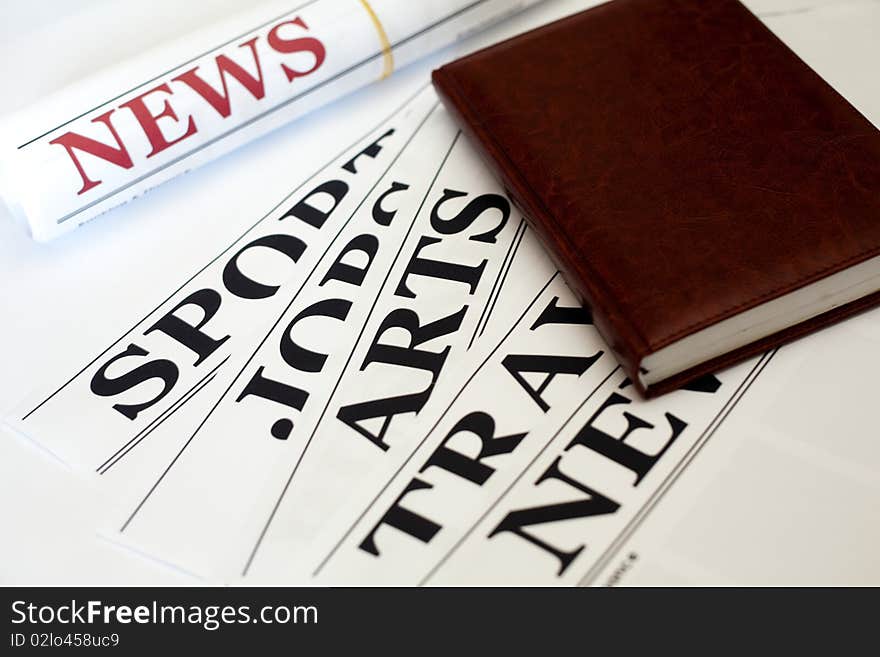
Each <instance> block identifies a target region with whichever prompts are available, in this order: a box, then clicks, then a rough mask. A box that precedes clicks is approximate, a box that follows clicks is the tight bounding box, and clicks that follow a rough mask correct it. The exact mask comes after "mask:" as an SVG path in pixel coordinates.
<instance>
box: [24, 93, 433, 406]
mask: <svg viewBox="0 0 880 657" xmlns="http://www.w3.org/2000/svg"><path fill="white" fill-rule="evenodd" d="M430 84H431V83H430V82H427V83H425V84H423V85H422V86H421V87H419V88H418V90H417V91H416V92H415V93H413V94H412V95H411V96H409V97H408V98H407V99H406V100H405V101H403V103H401V105H400V106H398V107H397V108H395V109H394V110H393V111H392V112H391V113H390V114H389V115H388V116H387V117H385V118H384V119H382V120H381V121H380V122H379V123H377V124H376V125H374V126H373V127H372V128H370V129H369V130H368V131H367V132H366V133H364V134H363V135H362V136H361V137H359V138H358V139H356V140H355V141H353V142H352V143H350V144H349V145H348V146H346V147H345V148H344V149H342V150H341V151H339V152H338V153H337V154H336V155H334V156H333V157H332V158H331V159H330V160H329V161H328V162H327V163H326V164H324V165H323V166H321V168H319V169H318V170H317V171H316V172H315V173H314V174H312V175H311V176H309V177H308V178H307V179H306V180H305V181H303V182H302V183H301V184H300V185H298V186H297V187H295V188H294V189H293V191H291V192H290V193H289V194H287V195H285V196H284V198H282V199H281V200H280V201H279V202H278V203H276V204H275V206H274V207H273V208H272V209H271V210H269V211H268V212H267V213H266V214H264V215H263V216H262V217H260V218H259V219H257V221H255V222H254V223H253V224H251V225H250V226H249V227H248V228H247V229H246V230H245V231H244V232H243V233H242V234H241V235H239V236H238V237H236V238H235V240H233V241H232V242H231V243H230V244H229V246H227V247H226V248H225V249H223V250H222V251H221V252H220V253H218V254H217V255H216V256H215V257H214V258H213V259H212V260H211V261H210V262H208V263H207V264H206V265H205V266H204V267H202V268H201V269H199V270H198V271H197V272H195V273H194V274H193V275H192V276H190V277H189V278H188V279H186V280H185V281H184V282H183V283H182V284H181V285H180V286H179V287H178V288H177V289H176V290H174V291H173V292H172V293H171V294H169V295H168V296H167V297H166V298H165V299H163V300H162V301H160V302H159V304H158V305H157V306H156V307H155V308H153V309H152V310H150V311H149V312H148V313H147V314H146V315H144V316H143V317H141V318H140V319H139V320H138V321H137V322H135V324H134V325H133V326H132V327H131V328H130V329H128V330H127V331H126V332H125V333H123V334H122V335H120V336H119V337H118V338H116V340H114V341H113V343H112V344H110V345H109V346H108V347H107V348H106V349H104V351H102V352H101V353H100V354H98V355H97V356H95V357H94V358H93V359H92V360H91V361H90V362H89V363H88V364H86V365H85V366H84V367H83V368H82V369H81V370H80V371H79V372H77V373H76V374H74V375H73V376H72V377H70V378H69V379H68V380H67V381H65V382H64V383H63V384H62V385H61V386H60V387H59V388H58V389H57V390H55V391H54V392H52V393H51V394H50V395H49V396H48V397H46V398H45V399H44V400H43V401H41V402H40V403H39V404H37V405H36V406H35V407H34V408H33V409H31V410H30V411H29V412H28V413H27V415H25V416H24V417H23V418H21V421H22V422H24V421H25V420H27V419H28V418H29V417H30V416H31V415H32V414H34V413H35V412H36V411H38V410H39V409H40V407H42V406H43V405H44V404H45V403H46V402H48V401H49V400H50V399H52V398H53V397H54V396H55V395H57V394H58V393H59V392H61V391H62V390H64V389H65V388H66V387H67V386H69V385H70V384H71V383H73V381H74V380H76V378H77V377H78V376H80V375H81V374H82V373H83V372H85V371H86V370H87V369H89V368H90V367H91V366H92V365H94V364H95V363H96V362H97V361H98V360H99V359H100V358H102V357H103V356H104V355H105V354H106V353H107V352H108V351H110V350H111V349H113V347H115V346H116V345H117V344H119V342H120V341H122V340H123V339H124V338H125V336H127V335H129V334H130V333H131V332H132V331H134V330H135V329H136V328H137V327H138V326H139V325H140V324H142V323H143V322H144V321H146V319H147V318H148V317H149V316H150V315H152V314H153V313H155V312H156V311H157V310H159V308H161V307H162V306H164V305H165V304H166V303H168V302H169V301H170V300H171V299H173V298H174V296H175V295H176V294H177V293H178V292H180V291H181V290H182V289H183V288H184V287H186V286H187V285H189V284H190V283H191V282H192V281H193V280H194V279H195V278H196V277H197V276H198V275H199V274H201V273H202V272H203V271H205V270H206V269H207V268H208V267H210V266H211V265H213V264H214V263H215V262H217V261H218V260H219V259H220V258H222V257H223V256H224V255H226V254H227V253H228V252H229V251H230V250H231V249H233V248H234V247H235V245H236V244H238V243H239V242H241V241H242V240H243V239H244V238H245V236H247V234H248V233H250V232H251V231H252V230H253V229H254V228H256V227H257V226H258V225H260V224H261V223H262V222H264V221H265V220H266V219H268V218H269V217H270V216H271V215H272V213H273V212H275V210H277V209H278V208H280V207H281V206H282V205H284V204H285V203H287V202H288V201H289V200H290V198H291V197H292V196H294V195H296V194H298V193H299V192H300V190H302V189H303V188H304V187H305V186H306V185H308V184H309V183H311V182H312V181H313V180H315V178H317V177H318V176H320V175H321V174H322V173H324V171H325V170H326V169H329V168H330V166H332V165H333V164H334V163H335V162H336V161H337V160H339V159H340V158H341V157H342V156H343V155H345V154H346V153H348V151H350V150H352V149H353V148H355V147H356V146H357V145H358V144H360V143H361V142H363V141H364V140H366V139H367V137H369V136H370V135H372V134H373V133H376V132H379V131H380V130H381V128H382V127H384V126H385V124H386V123H388V122H389V121H391V120H392V119H393V118H394V117H395V116H397V115H398V114H399V113H400V112H402V111H403V110H404V109H406V108H407V107H408V106H409V104H410V102H412V101H413V100H415V99H416V98H417V97H418V95H419V94H421V93H422V92H423V91H424V90H425V89H427V88H428V87H429V86H430Z"/></svg>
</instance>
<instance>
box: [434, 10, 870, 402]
mask: <svg viewBox="0 0 880 657" xmlns="http://www.w3.org/2000/svg"><path fill="white" fill-rule="evenodd" d="M433 79H434V85H435V87H436V88H437V90H438V91H439V93H440V95H441V97H442V98H443V100H444V102H445V104H446V106H447V107H448V108H449V109H450V110H451V112H452V114H453V115H455V116H456V118H457V120H458V121H459V123H460V125H461V126H462V128H463V130H464V132H465V133H466V134H468V135H469V136H470V137H471V138H472V140H473V141H474V143H476V144H477V146H478V148H479V149H480V150H481V151H482V153H483V155H484V156H485V157H486V160H487V162H489V164H490V165H491V166H492V167H493V169H494V170H495V172H496V173H497V174H498V176H499V177H500V178H501V179H502V181H503V183H504V185H505V186H506V187H507V189H508V191H509V193H510V194H511V197H512V198H513V199H514V200H515V201H516V202H517V204H518V205H519V206H520V208H521V210H522V211H523V213H524V214H525V215H526V218H527V219H528V220H529V222H530V224H531V225H532V227H533V229H534V230H535V231H536V232H537V233H538V235H539V236H540V237H541V238H542V239H543V241H544V242H545V244H546V246H547V248H548V249H549V251H550V252H551V253H552V254H553V255H554V256H555V259H556V261H557V263H558V265H559V267H560V269H561V270H562V271H563V273H564V274H565V275H566V280H567V281H568V283H569V285H570V286H571V287H572V288H573V289H574V290H575V291H576V292H577V293H578V295H579V296H580V298H581V301H582V302H583V303H584V305H586V306H587V307H589V308H590V309H591V310H592V313H593V317H594V322H595V324H596V328H597V329H598V330H599V332H600V333H601V334H602V336H603V337H604V338H605V340H606V341H607V342H608V344H609V345H610V347H611V348H612V350H613V351H614V352H615V354H616V355H617V357H618V359H619V360H620V362H621V363H622V365H623V366H624V368H625V369H626V371H627V372H628V374H629V376H630V378H631V379H632V380H633V382H634V383H635V384H636V386H637V387H638V388H639V390H640V391H641V392H642V393H643V394H646V395H647V396H654V395H656V394H660V393H662V392H666V391H668V390H671V389H673V388H676V387H678V386H680V385H682V384H685V383H687V382H688V381H690V380H692V379H695V378H697V377H698V376H701V375H704V374H708V373H710V372H713V371H716V370H717V369H719V368H721V367H724V366H727V365H730V364H733V363H735V362H737V361H740V360H742V359H745V358H746V357H748V356H751V355H754V354H756V353H759V352H761V351H763V350H766V349H768V348H771V347H774V346H778V345H779V344H780V343H782V342H784V341H786V340H789V339H792V338H795V337H798V336H800V335H802V334H804V333H807V332H809V331H812V330H814V329H817V328H820V327H822V326H825V325H827V324H830V323H832V322H835V321H837V320H839V319H841V318H843V317H845V316H848V315H851V314H853V313H855V312H858V311H860V310H864V309H865V308H868V307H870V306H873V305H875V304H877V303H880V294H876V293H875V294H871V295H869V296H867V297H864V298H862V299H860V300H858V301H856V302H853V303H850V304H847V305H845V306H840V307H838V308H835V309H833V310H831V311H829V312H826V313H825V314H823V315H820V316H818V317H814V318H812V319H810V320H807V321H806V322H804V323H802V324H799V325H797V326H793V327H789V328H787V329H785V330H783V331H781V332H779V333H777V334H775V335H773V336H770V337H768V338H764V339H762V340H759V341H757V342H755V343H753V344H750V345H747V346H745V347H742V348H739V349H737V350H736V351H734V352H731V353H728V354H726V355H724V356H722V357H720V358H715V359H712V360H711V361H708V362H706V363H703V364H701V365H699V366H697V367H694V368H692V369H689V370H687V371H686V372H683V373H681V374H677V375H675V376H673V377H672V378H670V379H667V380H666V381H662V382H660V383H658V384H654V385H652V386H651V387H650V389H649V390H645V389H644V388H643V387H642V386H641V385H640V384H639V382H638V377H637V376H636V374H637V372H638V368H639V366H640V363H641V361H642V359H643V358H644V357H645V356H647V355H648V354H650V353H653V352H655V351H657V350H658V349H661V348H662V347H664V346H666V345H668V344H670V343H672V342H675V341H676V340H678V339H680V338H682V337H683V336H687V335H688V334H690V333H693V332H696V331H699V330H700V329H703V328H705V327H707V326H710V325H712V324H714V323H716V322H718V321H720V320H723V319H726V318H728V317H731V316H733V315H736V314H737V313H740V312H742V311H744V310H747V309H749V308H752V307H754V306H756V305H759V304H761V303H763V302H766V301H768V300H771V299H774V298H775V297H779V296H781V295H784V294H786V293H787V292H791V291H793V290H795V289H797V288H799V287H801V286H804V285H807V284H809V283H813V282H815V281H817V280H819V279H821V278H823V277H825V276H828V275H830V274H833V273H835V272H837V271H840V270H842V269H845V268H847V267H849V266H851V265H854V264H856V263H859V262H861V261H864V260H867V259H869V258H872V257H874V256H876V255H878V254H880V133H878V131H877V129H876V128H875V127H874V126H873V125H872V124H871V123H870V122H869V121H868V120H867V119H865V118H864V117H863V116H862V115H861V114H859V112H858V111H856V110H855V109H854V108H853V107H852V106H851V105H850V104H849V103H848V102H847V101H846V100H845V99H844V98H843V97H841V96H840V95H839V94H838V93H837V92H835V91H834V90H833V89H832V88H831V87H830V86H829V85H828V84H827V83H826V82H824V81H823V80H822V79H821V78H820V77H819V76H818V75H817V74H816V73H815V72H814V71H813V70H812V69H810V68H809V66H807V65H806V64H805V63H804V62H803V61H801V60H800V59H799V58H798V57H797V56H796V55H795V54H794V53H793V52H791V50H789V49H788V48H787V47H786V46H785V44H783V43H782V42H781V41H780V40H779V39H777V38H776V37H775V36H774V35H773V33H772V32H770V30H769V29H767V28H766V27H765V26H764V25H763V24H762V23H761V22H760V21H759V20H758V19H757V18H756V17H755V16H753V15H752V14H751V13H750V12H749V11H748V10H747V9H746V8H745V7H744V6H743V5H741V4H740V3H739V2H737V1H736V0H614V1H613V2H608V3H606V4H603V5H600V6H598V7H595V8H593V9H590V10H587V11H584V12H581V13H579V14H575V15H573V16H570V17H568V18H565V19H562V20H560V21H557V22H555V23H552V24H549V25H547V26H545V27H542V28H540V29H537V30H534V31H532V32H528V33H526V34H523V35H521V36H518V37H515V38H513V39H511V40H508V41H505V42H502V43H499V44H497V45H495V46H492V47H490V48H487V49H485V50H482V51H479V52H477V53H474V54H472V55H469V56H467V57H465V58H463V59H460V60H458V61H455V62H452V63H450V64H448V65H446V66H443V67H442V68H440V69H439V70H437V71H435V72H434V74H433Z"/></svg>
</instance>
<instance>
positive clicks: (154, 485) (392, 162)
mask: <svg viewBox="0 0 880 657" xmlns="http://www.w3.org/2000/svg"><path fill="white" fill-rule="evenodd" d="M439 105H440V103H439V101H436V102H435V103H434V104H433V105H432V106H431V109H430V110H428V112H427V114H425V117H424V118H423V119H422V121H421V122H420V123H419V125H418V126H417V127H416V129H415V130H414V131H413V133H412V134H411V135H410V136H409V138H408V139H407V140H406V143H404V145H403V146H402V147H401V149H400V151H399V152H398V153H397V155H395V156H394V159H393V160H392V161H391V162H390V163H389V164H388V166H387V167H386V168H385V170H384V171H383V172H382V175H380V176H379V178H377V180H376V182H375V184H374V185H373V186H372V187H371V188H370V189H369V191H368V192H367V193H366V194H365V195H364V197H363V198H362V199H361V201H360V202H359V203H358V205H357V207H356V208H355V209H354V210H353V211H352V213H351V215H350V216H349V217H348V219H346V220H345V222H343V224H342V226H340V228H339V230H338V231H337V233H336V235H335V236H334V237H333V239H332V240H331V242H330V244H329V245H328V246H327V249H326V250H325V254H326V253H329V252H330V251H331V249H332V248H333V245H334V244H335V243H336V241H337V240H338V239H339V237H340V236H341V235H342V232H343V231H344V230H345V228H346V226H348V224H349V223H350V222H351V220H352V219H353V218H354V216H355V215H356V214H357V213H358V211H360V209H361V207H362V206H363V204H364V203H365V202H366V201H367V199H368V198H369V197H370V195H371V194H372V193H373V191H374V190H375V189H376V188H377V187H378V186H379V183H381V182H382V181H383V180H384V179H385V176H386V175H387V174H388V172H389V171H390V170H391V167H393V166H394V164H395V163H396V162H397V160H398V158H400V156H401V155H402V154H403V152H404V151H405V150H406V149H407V147H408V146H409V145H410V143H412V140H413V139H414V138H415V136H416V135H417V134H418V133H419V132H420V131H421V129H422V127H423V126H424V125H425V122H426V121H427V120H428V118H429V117H430V116H431V114H433V113H434V110H436V109H437V107H439ZM323 262H324V259H323V258H321V259H319V260H318V261H317V262H316V263H315V266H314V267H312V269H311V271H310V272H309V273H308V275H307V276H306V277H305V279H304V280H303V282H302V284H301V285H300V286H299V288H298V289H297V290H296V292H295V293H294V294H293V296H292V297H291V299H290V302H289V303H288V304H287V305H286V306H285V307H284V310H282V311H281V314H279V315H278V318H277V319H276V320H275V322H274V323H273V324H272V326H271V327H269V329H268V331H267V332H266V335H265V336H263V339H262V340H260V343H259V344H258V345H257V347H256V348H255V349H254V351H253V352H252V353H251V355H250V356H249V357H248V359H247V361H246V362H245V363H244V365H242V367H241V369H240V370H239V371H238V374H236V375H235V378H233V379H232V381H231V382H230V383H229V386H227V388H226V390H224V391H223V394H222V395H221V396H220V398H219V399H217V401H216V402H215V403H214V405H213V406H212V407H211V410H209V411H208V414H207V415H206V416H205V417H204V418H203V419H202V421H201V422H200V423H199V426H198V427H196V430H195V431H194V432H193V433H192V435H191V436H190V437H189V439H187V441H186V442H185V443H184V444H183V446H182V447H181V448H180V450H179V451H178V452H177V454H176V455H175V457H174V458H173V459H172V460H171V463H169V464H168V467H166V468H165V470H164V471H163V472H162V474H161V475H159V478H158V479H157V480H156V482H155V483H154V484H153V485H152V486H151V487H150V490H149V491H147V494H146V495H145V496H144V498H143V499H142V500H141V501H140V503H139V504H138V505H137V507H136V508H135V509H134V511H133V512H132V513H131V515H130V516H129V517H128V519H127V520H126V521H125V523H124V524H123V525H122V527H121V528H120V530H119V531H120V532H124V531H125V530H126V528H127V527H128V526H129V525H130V524H131V521H132V520H134V518H135V516H137V514H138V513H139V512H140V510H141V509H142V508H143V506H144V504H146V502H147V500H148V499H150V497H151V496H152V495H153V493H154V492H155V491H156V489H157V488H158V487H159V485H160V484H161V483H162V481H163V480H164V479H165V477H166V476H167V475H168V473H169V472H171V469H172V468H173V467H174V464H175V463H177V460H178V459H179V458H180V457H181V456H182V455H183V453H184V452H185V451H186V449H187V447H189V446H190V444H191V443H192V441H193V440H194V439H195V437H196V436H197V435H198V433H199V431H201V429H202V427H203V426H205V423H206V422H207V421H208V419H209V418H210V417H211V416H212V415H213V414H214V411H215V410H217V408H218V407H219V406H220V403H221V402H222V401H223V400H224V399H225V398H226V396H227V395H228V394H229V391H230V390H232V387H233V386H234V385H235V384H236V382H237V381H238V379H239V377H241V375H242V373H243V372H244V371H245V370H246V369H247V368H248V366H249V365H250V364H251V361H252V360H253V359H254V357H255V356H256V355H257V353H259V351H260V349H261V348H262V347H263V345H264V344H265V343H266V340H268V339H269V336H270V335H271V334H272V332H273V331H274V330H275V328H276V327H277V326H278V324H279V323H280V322H281V320H282V319H283V318H284V316H285V315H286V314H287V311H288V310H289V309H290V307H291V306H292V305H293V302H294V301H296V299H297V297H299V295H300V293H301V292H302V291H303V289H304V288H305V286H306V284H307V283H308V282H309V281H310V280H311V278H312V276H313V275H314V273H315V272H316V271H317V270H318V268H319V267H320V266H321V264H323Z"/></svg>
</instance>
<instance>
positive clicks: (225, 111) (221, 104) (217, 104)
mask: <svg viewBox="0 0 880 657" xmlns="http://www.w3.org/2000/svg"><path fill="white" fill-rule="evenodd" d="M257 39H258V37H254V38H253V39H251V40H250V41H245V42H244V43H242V44H241V45H239V48H244V47H245V46H246V47H248V48H250V50H251V54H252V55H253V57H254V64H256V66H257V77H254V76H252V75H251V74H250V73H248V72H247V71H246V70H245V69H243V68H242V67H241V66H239V65H238V64H236V63H235V62H234V61H232V60H231V59H229V57H227V56H226V55H219V56H218V57H217V59H216V62H217V70H218V71H219V72H220V84H222V85H223V93H222V94H220V93H219V92H218V91H217V90H216V89H214V87H212V86H211V85H210V84H208V83H207V82H205V81H204V80H202V78H200V77H199V76H198V74H197V73H196V71H198V70H199V67H198V66H196V67H195V68H191V69H190V70H188V71H186V72H185V73H181V74H180V75H178V76H177V77H175V78H174V79H175V80H179V81H180V82H183V83H184V84H186V85H188V86H189V87H190V88H191V89H192V90H193V91H195V92H196V93H197V94H199V95H200V96H201V97H202V98H204V99H205V100H206V101H208V103H210V105H211V107H213V108H214V109H215V110H217V113H218V114H219V115H220V116H222V117H223V118H224V119H225V118H226V117H227V116H229V113H230V112H231V111H232V109H231V108H230V106H229V89H228V88H227V86H226V74H227V73H228V74H229V75H231V76H232V77H234V78H235V79H236V80H238V81H239V83H241V85H242V86H243V87H244V88H245V89H247V90H248V91H250V92H251V95H252V96H253V97H254V98H256V99H257V100H260V99H261V98H262V97H263V96H265V95H266V88H265V85H264V84H263V69H262V68H261V67H260V56H259V55H258V54H257Z"/></svg>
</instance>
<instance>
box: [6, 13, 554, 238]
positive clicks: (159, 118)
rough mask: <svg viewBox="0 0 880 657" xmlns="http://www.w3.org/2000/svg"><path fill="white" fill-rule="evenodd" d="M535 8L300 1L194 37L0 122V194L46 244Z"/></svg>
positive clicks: (109, 69)
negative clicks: (267, 15) (285, 9)
mask: <svg viewBox="0 0 880 657" xmlns="http://www.w3.org/2000/svg"><path fill="white" fill-rule="evenodd" d="M535 2H537V0H518V1H517V2H508V1H507V0H476V1H475V0H443V1H433V2H407V1H405V0H310V1H306V2H300V3H299V6H296V7H294V8H292V9H291V10H289V11H288V12H286V13H284V14H282V15H278V16H273V17H271V18H269V19H268V20H266V18H265V17H262V16H261V17H258V14H255V13H254V12H251V13H248V14H246V15H243V16H240V17H239V18H238V19H237V20H233V21H230V22H227V23H224V24H222V25H215V26H208V27H205V28H204V31H203V32H202V33H200V34H193V35H191V36H189V37H188V38H187V39H186V41H181V42H179V43H174V44H169V45H167V46H165V47H162V48H159V49H158V50H156V51H153V52H150V53H147V54H144V55H142V56H141V57H139V58H137V60H135V61H130V62H129V61H126V62H121V63H118V64H113V65H112V66H111V63H109V62H108V64H107V68H106V70H102V71H101V72H100V73H95V74H94V76H93V77H92V78H90V79H86V80H83V81H82V82H80V83H78V84H77V85H74V86H72V87H70V88H67V89H65V90H63V91H60V92H58V93H57V94H55V95H54V96H52V97H50V98H47V99H46V100H45V101H43V102H41V103H40V104H39V105H37V106H36V107H31V108H28V109H27V110H25V111H22V112H20V113H18V114H16V115H15V116H12V117H9V118H7V119H4V121H3V134H2V135H0V146H2V148H3V153H2V157H0V194H2V195H3V197H4V198H5V200H6V202H7V204H8V206H9V207H10V209H11V210H12V211H13V212H14V213H15V214H16V215H17V216H18V217H19V219H20V220H23V221H26V222H27V223H28V224H29V226H30V229H31V233H32V235H33V237H34V238H35V239H37V240H47V239H50V238H52V237H55V236H57V235H60V234H62V233H64V232H67V231H69V230H72V229H73V228H75V227H77V226H79V225H82V224H83V223H84V222H86V221H88V220H89V219H92V218H93V217H95V216H97V215H99V214H102V213H104V212H106V211H107V210H109V209H111V208H113V207H115V206H118V205H120V204H122V203H125V202H127V201H129V200H131V199H133V198H135V197H137V196H139V195H141V194H143V193H144V192H145V191H147V190H149V189H150V188H152V187H155V186H156V185H159V184H160V183H162V182H165V181H167V180H169V179H171V178H173V177H174V176H176V175H178V174H180V173H183V172H186V171H189V170H191V169H193V168H195V167H197V166H200V165H202V164H204V163H206V162H208V161H210V160H213V159H215V158H217V157H219V156H221V155H223V154H225V153H228V152H229V151H230V150H232V149H234V148H236V147H237V146H240V145H241V144H244V143H246V142H248V141H251V140H254V139H256V138H257V137H260V136H261V135H264V134H266V133H267V132H269V131H270V130H273V129H274V128H277V127H278V126H280V125H283V124H285V123H287V122H289V121H291V120H293V119H295V118H297V117H299V116H302V115H303V114H305V113H307V112H309V111H311V110H313V109H315V108H317V107H320V106H321V105H323V104H325V103H327V102H329V101H332V100H334V99H336V98H339V97H340V96H343V95H345V94H348V93H350V92H352V91H354V90H356V89H358V88H360V87H363V86H364V85H367V84H369V83H371V82H374V81H377V80H381V79H383V78H385V77H387V76H389V75H391V73H392V72H393V71H394V70H395V69H396V68H400V67H402V66H405V65H406V64H408V63H410V62H412V61H413V60H415V59H418V58H419V57H422V56H424V55H426V54H427V53H430V52H433V51H435V50H438V49H440V48H442V47H444V46H447V45H449V44H451V43H454V42H455V41H457V40H459V39H461V38H462V37H464V36H467V35H468V34H470V33H473V32H474V31H476V30H479V29H483V28H485V27H487V26H489V25H491V24H493V23H495V22H497V21H499V20H501V19H503V18H504V17H507V16H510V15H511V14H514V13H516V12H518V11H520V10H522V9H523V8H525V7H527V6H529V5H531V4H535ZM193 43H194V44H210V45H209V46H206V47H205V49H203V50H202V51H200V50H198V49H197V50H195V51H194V50H193V48H194V46H193V45H191V44H193ZM200 47H201V46H200ZM168 62H172V64H171V65H170V66H168ZM163 67H165V70H163Z"/></svg>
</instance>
